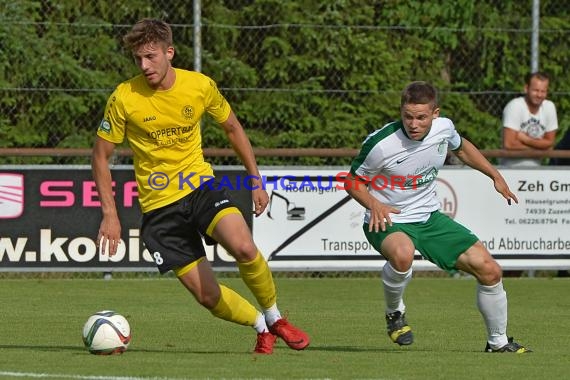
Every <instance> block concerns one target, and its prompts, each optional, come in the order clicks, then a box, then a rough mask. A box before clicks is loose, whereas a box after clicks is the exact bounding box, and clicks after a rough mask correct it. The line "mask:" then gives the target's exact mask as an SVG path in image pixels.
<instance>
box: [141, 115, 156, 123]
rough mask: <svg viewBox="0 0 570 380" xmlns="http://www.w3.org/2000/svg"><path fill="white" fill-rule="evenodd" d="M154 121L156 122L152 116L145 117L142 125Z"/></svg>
mask: <svg viewBox="0 0 570 380" xmlns="http://www.w3.org/2000/svg"><path fill="white" fill-rule="evenodd" d="M154 120H156V116H154V115H153V116H146V117H145V118H144V119H143V123H146V122H149V121H154Z"/></svg>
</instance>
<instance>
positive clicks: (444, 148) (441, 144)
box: [437, 139, 447, 156]
mask: <svg viewBox="0 0 570 380" xmlns="http://www.w3.org/2000/svg"><path fill="white" fill-rule="evenodd" d="M437 153H438V154H439V155H440V156H443V155H444V154H447V143H446V142H445V140H443V139H442V140H441V141H440V142H439V145H438V146H437Z"/></svg>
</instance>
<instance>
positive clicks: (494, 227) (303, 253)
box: [254, 167, 570, 270]
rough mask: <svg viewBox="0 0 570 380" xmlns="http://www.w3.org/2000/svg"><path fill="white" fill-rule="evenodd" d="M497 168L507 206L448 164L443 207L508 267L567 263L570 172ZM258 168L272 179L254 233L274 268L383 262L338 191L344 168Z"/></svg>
mask: <svg viewBox="0 0 570 380" xmlns="http://www.w3.org/2000/svg"><path fill="white" fill-rule="evenodd" d="M344 170H346V169H344ZM501 172H502V174H503V175H504V177H505V179H506V180H507V182H508V183H509V186H510V187H511V190H512V191H513V192H514V193H515V194H516V195H517V197H518V199H519V203H518V204H515V203H513V204H512V205H510V206H509V205H508V204H507V202H506V200H505V199H503V197H502V196H501V195H500V194H499V193H497V192H496V191H495V189H494V187H493V182H492V181H491V180H490V179H489V178H487V177H486V176H484V175H483V174H481V173H479V172H477V171H475V170H472V169H470V168H456V167H445V168H444V169H443V170H441V172H440V173H439V175H438V179H437V181H438V188H437V195H438V197H439V198H440V202H441V211H442V212H444V213H446V214H447V215H449V216H451V217H452V218H454V219H455V220H457V221H458V222H460V223H461V224H463V225H465V226H466V227H467V228H469V229H471V230H472V231H473V232H474V233H475V234H476V235H477V236H478V237H479V238H480V239H481V240H482V242H483V243H484V244H485V245H486V246H487V247H488V249H489V251H490V252H491V253H492V254H493V256H494V257H495V258H496V259H498V261H499V262H500V263H501V264H502V265H503V267H504V268H506V269H507V268H511V269H520V268H522V269H524V268H535V269H538V268H550V269H554V268H568V267H570V234H569V232H570V176H569V175H568V171H567V170H563V169H561V170H558V169H546V168H540V169H539V170H520V169H519V170H515V169H503V170H501ZM263 173H264V175H265V176H266V177H267V178H270V179H271V180H270V181H267V191H268V192H269V195H270V198H271V203H270V208H269V212H267V213H266V214H264V215H263V216H261V217H260V218H256V219H255V220H254V238H255V241H256V243H257V244H258V245H259V246H260V248H261V249H262V251H263V252H265V254H266V255H267V257H268V258H269V260H270V264H271V266H272V267H273V268H291V267H294V268H300V269H302V268H307V269H314V270H325V269H337V270H360V269H370V268H378V267H380V266H382V265H383V263H384V259H383V258H382V256H381V255H380V254H378V253H377V252H376V251H375V250H374V249H373V248H372V247H371V246H370V244H369V243H368V242H367V241H366V238H365V236H364V233H363V231H362V220H363V215H364V208H363V207H362V206H360V205H359V204H358V203H357V202H356V201H354V200H352V199H350V198H349V197H348V196H347V193H346V191H344V190H342V188H343V187H344V186H343V182H342V178H343V177H344V176H345V175H346V173H343V172H342V171H337V170H265V171H264V172H263ZM390 185H391V184H390V183H389V179H387V181H386V186H390ZM395 185H397V184H395ZM442 249H445V247H442ZM415 258H416V260H415V262H414V267H415V268H417V269H430V268H434V266H433V264H431V263H430V262H428V261H425V260H422V258H421V256H420V255H419V253H418V252H416V257H415Z"/></svg>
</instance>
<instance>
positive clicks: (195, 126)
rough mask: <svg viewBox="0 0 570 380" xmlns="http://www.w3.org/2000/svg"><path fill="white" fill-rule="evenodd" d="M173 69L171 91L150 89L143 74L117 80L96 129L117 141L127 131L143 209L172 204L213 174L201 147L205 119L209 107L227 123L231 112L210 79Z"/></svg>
mask: <svg viewBox="0 0 570 380" xmlns="http://www.w3.org/2000/svg"><path fill="white" fill-rule="evenodd" d="M174 70H175V73H176V80H175V82H174V85H173V86H172V87H171V88H170V89H168V90H164V91H163V90H154V89H152V88H150V87H149V86H148V84H147V82H146V79H145V77H144V76H143V75H142V74H141V75H138V76H136V77H134V78H132V79H130V80H127V81H125V82H123V83H121V84H120V85H118V86H117V88H116V89H115V91H114V92H113V94H112V95H111V96H110V97H109V99H108V101H107V105H106V107H105V114H104V117H103V120H102V121H101V123H100V125H99V128H98V130H97V135H98V136H99V137H101V138H103V139H105V140H107V141H110V142H112V143H114V144H120V143H122V142H123V140H124V138H125V136H126V138H127V141H128V143H129V146H130V147H131V149H132V151H133V154H134V170H135V177H136V181H137V187H138V193H139V202H140V205H141V209H142V211H143V212H148V211H151V210H154V209H157V208H159V207H163V206H166V205H168V204H171V203H172V202H175V201H177V200H179V199H181V198H183V197H184V196H185V195H187V194H189V193H190V192H192V191H193V190H194V189H196V188H197V187H198V186H199V185H200V184H201V183H203V182H204V181H205V180H207V179H209V178H213V170H212V167H211V166H210V164H208V163H207V162H206V161H205V160H204V154H203V151H202V136H201V131H200V118H201V117H202V115H203V114H204V112H207V113H208V114H210V115H211V116H212V117H213V119H214V120H215V121H216V122H218V123H223V122H224V121H226V120H227V119H228V117H229V115H230V112H231V108H230V105H229V104H228V102H227V101H226V99H225V98H224V97H223V96H222V94H221V93H220V92H219V91H218V87H217V85H216V83H215V82H214V81H213V80H212V79H211V78H209V77H208V76H206V75H204V74H201V73H198V72H194V71H187V70H182V69H176V68H175V69H174Z"/></svg>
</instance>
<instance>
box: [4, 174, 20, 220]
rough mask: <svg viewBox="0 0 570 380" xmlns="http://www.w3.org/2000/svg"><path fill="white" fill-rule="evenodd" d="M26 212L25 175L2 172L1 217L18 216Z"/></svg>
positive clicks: (11, 217) (10, 217)
mask: <svg viewBox="0 0 570 380" xmlns="http://www.w3.org/2000/svg"><path fill="white" fill-rule="evenodd" d="M23 212H24V175H23V174H14V173H0V219H13V218H18V217H19V216H20V215H22V213H23Z"/></svg>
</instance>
